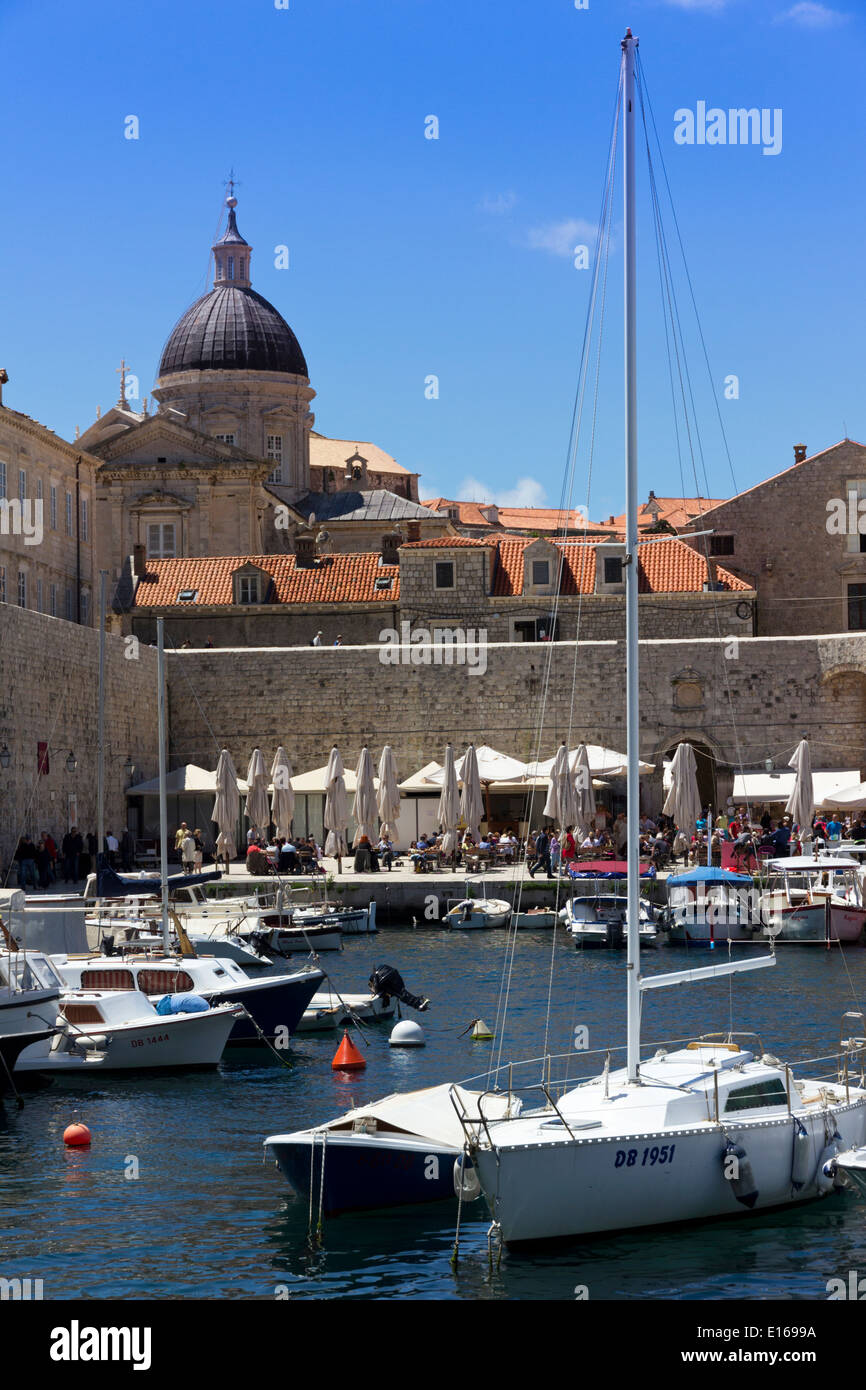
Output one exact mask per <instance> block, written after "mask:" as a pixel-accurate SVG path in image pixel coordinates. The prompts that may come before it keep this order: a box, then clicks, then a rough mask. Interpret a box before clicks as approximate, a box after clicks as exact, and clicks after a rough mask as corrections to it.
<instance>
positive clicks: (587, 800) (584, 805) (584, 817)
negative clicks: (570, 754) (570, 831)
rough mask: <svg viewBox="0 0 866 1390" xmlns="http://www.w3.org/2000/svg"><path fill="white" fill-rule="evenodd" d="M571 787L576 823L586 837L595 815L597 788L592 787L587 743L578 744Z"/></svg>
mask: <svg viewBox="0 0 866 1390" xmlns="http://www.w3.org/2000/svg"><path fill="white" fill-rule="evenodd" d="M571 785H572V787H573V788H574V812H575V814H574V823H575V824H576V825H579V826H580V829H581V831H582V832H583V834H584V835H586V834H587V832H588V831H589V827H590V823H591V821H592V818H593V816H594V815H595V788H594V787H593V785H592V773H591V772H590V767H589V751H588V749H587V746H586V744H585V743H580V744H578V748H577V756H576V758H575V760H574V777H573V779H572V783H571Z"/></svg>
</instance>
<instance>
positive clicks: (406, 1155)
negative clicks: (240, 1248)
mask: <svg viewBox="0 0 866 1390" xmlns="http://www.w3.org/2000/svg"><path fill="white" fill-rule="evenodd" d="M270 1147H271V1149H272V1152H273V1154H274V1157H275V1158H276V1160H277V1163H278V1165H279V1167H280V1171H281V1172H282V1174H283V1176H284V1177H285V1178H286V1180H287V1181H288V1183H289V1184H290V1186H291V1187H293V1188H294V1189H295V1191H296V1192H297V1193H298V1194H299V1195H301V1196H303V1197H305V1198H306V1199H307V1200H309V1196H310V1185H311V1176H312V1188H313V1200H314V1203H315V1206H316V1209H317V1210H318V1202H319V1192H320V1189H321V1190H322V1211H323V1214H324V1215H325V1216H337V1215H339V1213H340V1212H348V1211H368V1210H372V1209H375V1208H377V1207H398V1206H416V1205H419V1204H421V1203H426V1202H438V1201H444V1200H445V1199H446V1198H450V1199H451V1201H454V1200H455V1197H454V1177H453V1174H454V1161H455V1159H456V1158H457V1157H458V1156H459V1151H458V1150H457V1149H445V1148H443V1146H442V1145H441V1144H431V1145H430V1147H429V1148H428V1149H426V1150H425V1149H423V1148H417V1149H412V1150H407V1149H401V1148H397V1147H391V1146H388V1145H386V1144H383V1143H381V1142H380V1141H377V1142H376V1144H375V1145H373V1144H370V1143H363V1142H361V1143H358V1144H352V1143H344V1142H341V1143H339V1144H336V1143H331V1142H329V1143H328V1144H327V1146H326V1148H325V1183H324V1188H323V1189H322V1188H321V1175H322V1143H321V1137H320V1136H317V1138H316V1145H315V1154H314V1157H313V1164H312V1175H311V1168H310V1142H309V1141H308V1142H306V1143H304V1142H301V1141H300V1140H298V1141H294V1142H292V1143H291V1144H289V1143H283V1144H272V1145H271V1146H270Z"/></svg>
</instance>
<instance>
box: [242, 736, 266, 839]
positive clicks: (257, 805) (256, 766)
mask: <svg viewBox="0 0 866 1390" xmlns="http://www.w3.org/2000/svg"><path fill="white" fill-rule="evenodd" d="M247 783H248V785H249V791H248V792H247V809H246V817H247V820H248V821H249V823H250V825H251V827H252V828H253V829H254V830H261V831H265V830H267V828H268V825H269V824H270V819H271V810H270V807H269V806H268V774H267V772H266V771H265V760H264V758H263V757H262V750H261V748H254V749H253V755H252V757H251V758H250V765H249V767H248V768H247Z"/></svg>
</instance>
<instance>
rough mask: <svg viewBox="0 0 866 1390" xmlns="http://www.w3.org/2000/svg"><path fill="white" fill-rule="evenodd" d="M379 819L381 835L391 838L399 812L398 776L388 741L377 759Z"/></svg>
mask: <svg viewBox="0 0 866 1390" xmlns="http://www.w3.org/2000/svg"><path fill="white" fill-rule="evenodd" d="M376 800H377V806H378V811H379V819H380V821H381V822H382V836H383V837H384V838H386V839H389V840H393V838H394V836H395V834H396V833H397V817H398V816H399V814H400V778H399V776H398V774H397V759H396V758H395V757H394V750H393V748H392V747H391V745H390V743H386V744H385V747H384V748H383V749H382V756H381V758H380V759H379V795H378V797H377V799H376Z"/></svg>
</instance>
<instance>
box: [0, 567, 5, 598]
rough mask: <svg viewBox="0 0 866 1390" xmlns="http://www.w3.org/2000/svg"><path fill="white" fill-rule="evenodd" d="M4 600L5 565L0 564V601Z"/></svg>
mask: <svg viewBox="0 0 866 1390" xmlns="http://www.w3.org/2000/svg"><path fill="white" fill-rule="evenodd" d="M5 602H6V566H5V565H0V603H5Z"/></svg>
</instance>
